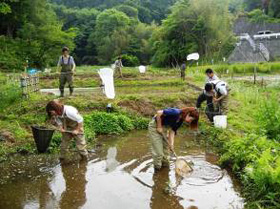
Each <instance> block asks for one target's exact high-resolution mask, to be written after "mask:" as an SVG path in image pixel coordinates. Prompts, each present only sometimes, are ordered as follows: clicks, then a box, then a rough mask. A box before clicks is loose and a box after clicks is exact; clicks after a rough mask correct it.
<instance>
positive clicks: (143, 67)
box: [139, 65, 146, 73]
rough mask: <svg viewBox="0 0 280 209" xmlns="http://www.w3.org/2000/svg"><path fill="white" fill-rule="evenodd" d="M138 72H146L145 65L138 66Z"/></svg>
mask: <svg viewBox="0 0 280 209" xmlns="http://www.w3.org/2000/svg"><path fill="white" fill-rule="evenodd" d="M139 72H140V73H145V72H146V67H145V66H143V65H141V66H139Z"/></svg>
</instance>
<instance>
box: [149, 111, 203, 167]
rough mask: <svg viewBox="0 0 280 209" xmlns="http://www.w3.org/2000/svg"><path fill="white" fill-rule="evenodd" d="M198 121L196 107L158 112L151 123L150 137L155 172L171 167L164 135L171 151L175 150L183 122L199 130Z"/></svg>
mask: <svg viewBox="0 0 280 209" xmlns="http://www.w3.org/2000/svg"><path fill="white" fill-rule="evenodd" d="M198 120H199V113H198V111H197V110H196V108H195V107H187V108H183V109H177V108H168V109H164V110H159V111H158V112H157V114H156V115H155V116H154V117H153V119H152V121H151V122H150V123H149V137H150V140H151V150H152V157H153V163H154V168H155V170H159V169H160V168H161V167H162V166H168V165H169V159H168V157H169V149H168V144H167V143H166V142H165V140H164V135H166V136H167V139H168V142H169V144H170V146H171V149H173V146H174V138H175V135H176V133H177V130H178V129H179V128H180V127H181V126H182V124H183V122H186V123H188V124H190V128H191V129H193V130H197V128H198Z"/></svg>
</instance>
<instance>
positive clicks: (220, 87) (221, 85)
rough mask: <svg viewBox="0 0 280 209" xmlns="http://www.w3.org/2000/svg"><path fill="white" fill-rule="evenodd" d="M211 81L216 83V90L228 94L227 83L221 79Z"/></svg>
mask: <svg viewBox="0 0 280 209" xmlns="http://www.w3.org/2000/svg"><path fill="white" fill-rule="evenodd" d="M211 83H213V84H214V85H215V91H216V92H218V93H220V94H221V95H227V94H228V91H227V83H226V82H224V81H221V80H215V81H212V82H211Z"/></svg>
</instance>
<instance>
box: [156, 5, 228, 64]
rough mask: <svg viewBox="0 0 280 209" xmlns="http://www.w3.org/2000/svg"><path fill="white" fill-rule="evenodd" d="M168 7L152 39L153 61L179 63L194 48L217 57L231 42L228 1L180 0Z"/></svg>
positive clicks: (201, 52) (157, 62)
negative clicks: (169, 9) (167, 14)
mask: <svg viewBox="0 0 280 209" xmlns="http://www.w3.org/2000/svg"><path fill="white" fill-rule="evenodd" d="M171 11H172V12H171V14H170V15H169V16H168V17H167V19H165V20H164V21H163V24H162V26H161V27H160V28H159V29H158V30H156V32H155V33H154V34H153V37H152V39H151V44H152V47H153V50H154V57H153V63H155V64H156V65H160V66H165V65H169V66H172V65H173V66H178V65H180V64H181V62H182V61H184V60H185V59H186V56H187V55H188V54H190V53H193V52H198V53H199V54H200V55H201V56H205V57H212V58H213V57H220V56H221V53H222V51H223V48H228V43H231V42H232V38H233V35H232V33H231V29H230V28H231V26H230V21H231V16H230V15H229V13H228V4H227V3H224V2H223V3H222V2H221V1H216V0H209V1H203V0H182V1H178V2H177V3H176V4H175V5H174V6H173V7H172V9H171ZM224 53H225V52H224Z"/></svg>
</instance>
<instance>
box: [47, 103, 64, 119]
mask: <svg viewBox="0 0 280 209" xmlns="http://www.w3.org/2000/svg"><path fill="white" fill-rule="evenodd" d="M46 112H47V114H48V117H49V118H52V117H54V116H58V115H62V114H63V105H62V104H60V103H59V102H58V101H54V100H53V101H50V102H49V103H48V104H47V106H46Z"/></svg>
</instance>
